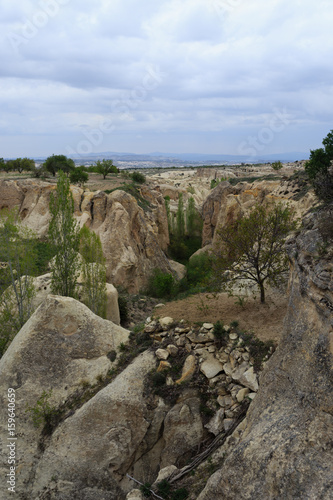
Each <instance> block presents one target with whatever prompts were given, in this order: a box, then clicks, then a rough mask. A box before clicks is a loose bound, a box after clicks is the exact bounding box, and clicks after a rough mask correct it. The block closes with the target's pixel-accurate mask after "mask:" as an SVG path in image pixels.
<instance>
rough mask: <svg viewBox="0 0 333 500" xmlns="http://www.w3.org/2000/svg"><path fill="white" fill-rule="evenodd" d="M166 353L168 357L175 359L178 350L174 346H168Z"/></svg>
mask: <svg viewBox="0 0 333 500" xmlns="http://www.w3.org/2000/svg"><path fill="white" fill-rule="evenodd" d="M167 351H168V353H169V354H170V356H172V357H175V356H177V354H178V351H179V349H178V347H176V346H175V345H173V344H169V345H168V346H167Z"/></svg>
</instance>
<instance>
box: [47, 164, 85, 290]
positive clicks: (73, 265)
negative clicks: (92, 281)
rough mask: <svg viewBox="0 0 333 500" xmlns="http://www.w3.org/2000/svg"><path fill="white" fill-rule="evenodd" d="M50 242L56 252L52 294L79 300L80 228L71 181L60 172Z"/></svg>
mask: <svg viewBox="0 0 333 500" xmlns="http://www.w3.org/2000/svg"><path fill="white" fill-rule="evenodd" d="M50 212H51V215H52V219H51V222H50V226H49V239H50V241H52V243H53V244H54V245H55V246H56V248H57V253H56V255H55V257H54V259H53V261H52V262H51V268H52V282H51V289H52V292H53V293H56V294H59V295H65V296H68V297H74V298H75V297H76V296H77V279H78V276H79V273H80V257H79V255H78V249H79V228H78V224H77V222H76V221H75V219H74V215H73V214H74V200H73V196H72V193H71V192H70V185H69V179H68V178H67V177H66V175H65V174H64V173H63V172H62V171H59V178H58V182H57V190H56V195H55V196H54V195H53V193H51V196H50Z"/></svg>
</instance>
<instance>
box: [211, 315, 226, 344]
mask: <svg viewBox="0 0 333 500" xmlns="http://www.w3.org/2000/svg"><path fill="white" fill-rule="evenodd" d="M213 334H214V337H215V338H216V340H217V342H218V343H219V344H220V345H224V344H226V343H227V341H228V333H227V332H226V330H225V328H224V326H223V323H222V321H217V322H216V323H215V324H214V329H213Z"/></svg>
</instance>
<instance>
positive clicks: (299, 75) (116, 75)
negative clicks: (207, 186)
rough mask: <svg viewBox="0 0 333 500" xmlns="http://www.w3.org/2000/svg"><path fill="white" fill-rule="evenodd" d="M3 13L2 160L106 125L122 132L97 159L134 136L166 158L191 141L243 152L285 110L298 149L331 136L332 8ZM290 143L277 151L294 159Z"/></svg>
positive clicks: (146, 1) (157, 5)
mask: <svg viewBox="0 0 333 500" xmlns="http://www.w3.org/2000/svg"><path fill="white" fill-rule="evenodd" d="M52 6H53V7H52ZM0 7H1V10H2V19H1V22H0V32H1V35H0V37H1V39H0V41H1V44H0V57H1V61H2V67H1V73H0V91H1V93H0V105H1V110H2V113H1V119H0V132H1V135H0V146H1V148H2V151H0V156H15V155H16V151H15V150H13V144H16V145H18V144H20V145H21V148H22V151H21V150H20V151H19V150H18V149H17V151H18V152H17V155H22V154H24V151H23V150H24V148H27V145H28V144H32V145H33V147H37V146H38V137H40V136H41V134H44V137H45V141H43V145H42V147H41V149H43V151H46V150H48V148H49V150H50V152H53V151H54V147H53V144H52V136H53V135H54V137H55V139H54V141H55V143H57V144H58V147H62V146H61V145H64V144H66V143H67V141H68V137H70V138H71V139H70V140H71V141H72V140H74V142H75V141H77V140H79V138H80V134H81V133H82V130H83V129H89V127H90V128H91V129H94V128H96V127H98V126H99V124H100V123H102V122H103V120H105V119H110V120H113V122H114V123H115V124H116V125H115V131H114V132H113V134H112V137H111V135H110V136H108V137H106V138H105V143H103V144H101V145H100V146H98V147H97V146H96V150H103V149H104V146H105V148H107V146H109V145H110V144H111V145H113V146H115V147H114V149H117V138H118V139H119V144H121V145H124V141H125V139H124V137H125V136H126V134H127V133H128V134H129V135H128V136H127V137H128V140H129V138H130V139H131V140H132V134H135V136H134V142H133V144H137V141H138V136H140V137H141V138H140V141H141V143H140V144H141V146H142V147H143V145H145V147H147V151H149V150H156V148H155V147H154V144H155V142H156V134H158V131H161V136H160V137H159V141H161V142H162V143H164V147H163V144H162V147H160V149H164V150H169V151H171V152H172V151H173V150H176V149H177V148H178V150H179V148H180V147H181V143H180V141H179V140H176V137H177V133H179V134H192V135H193V141H192V142H191V141H187V144H193V147H196V151H198V148H199V147H200V148H204V144H206V145H207V151H204V150H202V152H207V153H209V152H210V151H212V150H214V152H217V151H220V152H226V153H232V152H235V153H236V152H237V151H236V150H235V148H237V144H238V143H239V142H240V141H241V139H242V136H243V135H244V134H247V133H251V131H252V132H253V133H256V130H257V129H258V127H260V126H265V123H266V122H267V120H269V117H270V116H271V115H272V114H274V109H275V108H280V109H282V108H284V107H286V108H287V109H288V110H289V112H290V115H291V117H292V119H291V124H290V125H289V128H288V129H289V131H290V133H293V134H294V137H295V147H294V149H296V150H297V149H300V148H303V149H304V148H305V150H306V149H308V148H310V147H311V148H313V147H316V145H317V144H313V143H312V142H311V141H312V137H315V138H316V139H315V140H316V141H318V136H319V134H322V131H323V129H325V127H328V128H331V126H330V120H331V118H332V117H331V112H330V109H332V97H331V96H332V88H331V82H332V77H333V69H332V67H331V64H330V59H331V54H332V49H333V39H332V37H331V26H332V24H333V11H332V7H331V3H330V2H329V1H328V0H318V1H317V2H316V3H315V4H314V3H313V2H312V1H310V0H303V1H302V2H300V1H294V2H290V0H288V1H287V0H271V1H270V2H269V3H267V2H266V1H264V0H253V1H251V2H247V1H245V0H168V1H167V0H160V1H159V2H156V1H154V2H153V1H152V0H142V1H141V2H140V3H138V2H137V1H135V0H113V1H112V2H110V1H107V0H99V1H96V2H94V3H92V2H91V1H88V0H80V1H79V0H40V1H39V2H33V1H32V0H21V1H20V2H19V3H16V4H13V3H11V4H9V2H7V1H5V0H0ZM52 9H53V10H52ZM48 12H49V14H47V13H48ZM52 12H53V14H52ZM148 68H155V69H154V71H155V78H154V77H153V76H152V74H151V73H149V69H148ZM305 126H306V127H307V128H306V135H305V136H304V134H303V135H302V134H301V133H299V132H298V131H299V130H301V129H302V127H305ZM327 131H328V130H327ZM28 133H29V141H25V137H28V136H27V135H25V134H28ZM219 133H223V134H225V135H226V136H227V137H228V141H227V144H226V143H225V141H223V140H221V137H220V136H218V134H219ZM32 134H36V140H31V136H32ZM61 134H63V136H62V139H61ZM117 134H119V136H118V135H117ZM124 134H125V135H124ZM200 134H201V136H200ZM209 134H211V136H209ZM216 134H217V135H216ZM9 135H10V136H13V137H15V136H16V135H17V136H20V140H19V141H16V143H15V141H13V142H11V141H8V136H9ZM46 137H47V139H46ZM188 137H189V136H188ZM200 137H201V138H200ZM209 137H210V138H209ZM280 137H281V138H282V137H283V134H281V136H280ZM284 138H285V146H284V144H283V143H280V145H279V146H280V147H281V148H284V147H286V148H287V149H290V140H288V141H287V140H286V136H284ZM150 141H151V142H150ZM163 141H164V142H163ZM306 141H308V142H307V143H308V147H306V146H305V145H306V144H307V143H306ZM150 143H151V146H149V144H150ZM222 146H223V147H224V148H226V147H227V149H225V150H222V149H219V148H222ZM132 147H134V146H133V145H132V143H131V142H130V140H129V142H128V147H127V149H128V150H131V148H132ZM184 147H185V145H184ZM269 147H270V146H267V148H268V149H269ZM17 148H19V146H17ZM233 148H234V149H233ZM125 149H126V148H125ZM268 149H267V152H269V150H268ZM38 153H39V151H38V150H36V151H35V154H38ZM26 154H30V155H31V154H32V152H31V149H29V152H27V153H26Z"/></svg>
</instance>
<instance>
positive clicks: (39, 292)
mask: <svg viewBox="0 0 333 500" xmlns="http://www.w3.org/2000/svg"><path fill="white" fill-rule="evenodd" d="M79 282H80V280H79ZM34 287H35V289H36V295H35V297H34V299H33V308H34V309H37V307H38V306H39V305H40V304H41V303H42V302H43V300H45V299H46V297H47V296H48V295H50V294H52V292H51V273H47V274H43V275H42V276H38V277H37V278H34ZM106 319H108V320H109V321H112V322H113V323H115V324H116V325H119V324H120V314H119V306H118V292H117V289H116V288H115V287H114V286H113V285H111V284H110V283H107V284H106Z"/></svg>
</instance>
